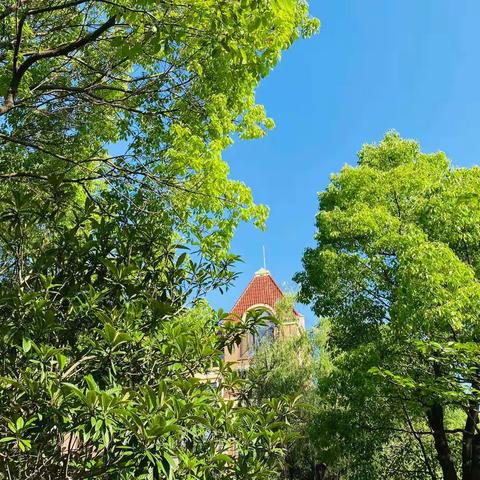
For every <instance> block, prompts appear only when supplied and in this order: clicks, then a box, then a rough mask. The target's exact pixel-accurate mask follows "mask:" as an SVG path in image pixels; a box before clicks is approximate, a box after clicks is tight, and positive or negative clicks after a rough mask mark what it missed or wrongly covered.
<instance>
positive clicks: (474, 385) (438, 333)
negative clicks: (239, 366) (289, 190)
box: [296, 132, 480, 480]
mask: <svg viewBox="0 0 480 480" xmlns="http://www.w3.org/2000/svg"><path fill="white" fill-rule="evenodd" d="M479 186H480V170H479V169H478V168H477V167H473V168H455V167H452V166H451V164H450V162H449V161H448V159H447V157H446V156H445V154H443V153H435V154H424V153H422V152H421V151H420V148H419V146H418V144H417V143H416V142H414V141H410V140H402V139H401V138H400V137H399V135H398V134H396V133H395V132H390V133H388V134H387V135H386V136H385V138H384V139H383V140H382V141H381V142H380V143H379V144H377V145H365V146H364V147H363V148H362V150H361V151H360V154H359V161H358V166H356V167H351V166H346V167H344V168H343V169H342V171H341V173H340V174H338V175H334V176H333V177H332V180H331V183H330V184H329V186H328V188H327V189H326V190H325V191H324V192H322V193H321V194H320V211H319V213H318V216H317V233H316V240H317V246H316V247H315V248H310V249H307V250H306V251H305V254H304V257H303V264H304V271H303V272H301V273H299V274H297V275H296V280H297V281H298V282H300V284H301V294H300V295H301V299H302V300H303V301H305V302H312V305H313V308H314V310H315V312H316V313H317V315H319V316H321V317H324V318H326V319H328V321H329V322H330V325H331V330H330V337H329V342H328V347H329V351H330V354H331V358H332V362H333V371H332V373H331V374H330V375H329V376H328V377H326V378H324V379H323V380H322V382H320V386H321V387H322V386H323V388H324V393H325V394H326V395H328V396H329V397H328V398H329V399H330V402H331V405H332V408H331V409H330V413H332V417H330V418H331V423H330V424H323V425H322V424H320V426H319V429H320V428H322V429H323V430H324V433H325V435H326V437H327V438H328V437H330V439H332V438H335V439H336V441H335V444H334V445H333V446H329V445H328V444H327V443H326V442H325V435H324V443H323V446H324V449H325V452H326V454H330V458H331V459H337V460H338V462H340V461H341V459H343V460H342V461H344V464H343V465H340V466H341V467H342V468H343V472H344V474H345V475H346V477H347V478H359V477H358V472H359V471H360V472H363V473H362V474H361V476H362V478H380V475H379V473H378V472H379V471H382V469H383V471H385V470H384V469H385V462H383V463H384V465H383V466H382V465H379V464H378V459H381V458H382V455H384V453H385V452H387V453H389V454H390V457H392V452H393V450H392V449H394V447H395V445H397V446H400V447H401V448H404V447H405V446H408V443H410V445H411V446H412V447H409V448H408V449H409V451H410V453H409V454H408V456H407V457H409V459H407V460H408V461H405V462H404V463H403V467H402V468H406V469H407V471H406V473H405V474H403V477H401V476H398V475H402V474H401V473H400V474H398V473H397V474H396V475H397V477H394V476H393V475H392V476H390V475H389V476H388V478H433V479H435V478H444V479H446V480H454V479H458V478H462V479H464V480H470V479H474V478H479V475H480V470H479V461H480V457H479V455H480V449H479V448H478V445H479V439H480V436H479V431H478V406H479V400H480V398H479V389H478V382H479V377H478V365H479V360H480V357H479V347H478V341H479V326H480V323H479V313H478V312H479V311H480V310H479V301H480V296H479V293H480V290H479V289H480V283H479V273H480V271H479V268H480V263H479V260H480V256H479V255H480V250H479V248H478V245H479V239H480V231H479V227H478V225H479V219H480V217H479V215H480V209H479V192H480V189H479ZM399 439H400V445H399V444H398V441H399ZM413 446H415V448H414V449H413ZM432 448H434V452H435V458H432V455H431V449H432ZM335 450H336V451H335ZM388 450H389V451H390V452H388ZM412 452H413V453H414V454H415V455H414V456H413V457H412ZM415 457H416V458H415ZM375 459H376V460H377V463H375V461H374V460H375ZM356 472H357V473H356ZM355 475H357V476H355ZM382 478H385V477H382Z"/></svg>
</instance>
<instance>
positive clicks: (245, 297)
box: [231, 268, 298, 317]
mask: <svg viewBox="0 0 480 480" xmlns="http://www.w3.org/2000/svg"><path fill="white" fill-rule="evenodd" d="M282 297H283V292H282V290H281V289H280V287H279V286H278V285H277V283H276V282H275V280H274V279H273V277H272V275H271V273H270V272H269V271H268V270H266V269H265V268H261V269H260V270H258V271H257V272H256V273H255V275H254V277H253V278H252V279H251V280H250V283H249V284H248V285H247V288H246V289H245V290H244V291H243V293H242V295H240V298H239V299H238V300H237V302H236V303H235V305H234V306H233V308H232V311H231V313H233V314H234V315H237V316H239V317H241V316H242V315H243V314H244V313H245V312H246V311H247V310H249V309H250V308H252V307H254V306H255V305H268V306H269V307H271V308H274V307H275V304H276V303H277V302H278V300H280V299H281V298H282ZM295 314H296V315H298V314H297V312H295Z"/></svg>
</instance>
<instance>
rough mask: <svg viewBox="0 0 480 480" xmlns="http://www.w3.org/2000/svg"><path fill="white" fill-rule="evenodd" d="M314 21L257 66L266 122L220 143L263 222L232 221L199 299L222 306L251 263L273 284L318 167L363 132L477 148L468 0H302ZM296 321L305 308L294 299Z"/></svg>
mask: <svg viewBox="0 0 480 480" xmlns="http://www.w3.org/2000/svg"><path fill="white" fill-rule="evenodd" d="M311 11H312V13H313V14H314V15H315V16H317V17H318V18H319V19H320V21H321V23H322V28H321V31H320V33H319V34H318V35H316V36H315V37H314V38H311V39H309V40H302V41H299V42H297V43H296V44H295V45H294V46H293V47H292V48H291V49H290V50H288V51H287V52H286V53H285V54H284V56H283V58H282V61H281V62H280V64H279V65H278V66H277V68H276V69H275V70H274V71H273V72H272V73H271V74H270V76H269V77H268V78H266V79H265V80H264V81H263V82H262V84H261V86H260V88H259V90H258V95H257V100H258V101H259V102H260V103H263V104H264V105H265V106H266V109H267V112H268V114H269V115H270V116H271V117H273V118H274V120H275V122H276V125H277V126H276V128H275V129H274V130H273V131H271V132H270V133H269V134H268V135H267V136H266V137H265V138H263V139H260V140H254V141H243V142H242V141H239V142H237V143H235V144H234V145H233V146H232V147H230V148H229V149H228V150H227V152H226V153H225V159H226V160H227V161H228V162H229V164H230V166H231V176H232V177H233V178H236V179H241V180H243V181H244V182H245V183H246V184H247V185H249V186H250V187H251V189H252V191H253V194H254V197H255V199H256V201H257V202H258V203H264V204H267V205H268V206H269V207H270V218H269V220H268V223H267V229H266V231H265V232H261V231H258V230H255V228H253V227H252V226H250V225H242V226H240V227H239V228H238V231H237V234H236V237H235V239H234V241H233V248H232V249H233V251H234V252H235V253H238V254H239V255H241V256H242V258H243V260H244V263H243V264H240V265H239V268H238V269H239V270H240V271H241V272H242V273H241V275H240V276H239V278H238V280H237V282H236V284H235V286H234V287H233V288H231V289H230V290H229V291H228V292H227V293H226V294H224V295H223V296H222V295H220V294H218V293H216V294H213V295H211V297H210V301H211V303H212V305H213V306H214V307H216V308H223V309H225V310H228V309H229V308H231V307H232V305H233V303H234V302H235V300H236V299H237V297H238V296H239V295H240V294H241V292H242V290H243V289H244V288H245V286H246V284H247V283H248V281H249V280H250V277H251V276H252V275H253V273H254V272H255V271H256V270H257V269H258V268H260V267H261V265H262V245H265V248H266V253H267V268H268V269H269V270H270V271H271V272H272V274H273V276H274V277H275V279H276V280H277V281H278V282H279V283H280V284H281V285H285V284H286V285H290V286H294V284H293V282H292V280H291V278H292V276H293V274H294V273H295V272H296V271H298V270H299V269H300V268H301V257H302V252H303V250H304V248H305V247H306V246H309V245H313V234H314V231H315V228H314V221H315V213H316V211H317V207H318V205H317V193H318V192H319V191H321V190H322V189H324V188H325V186H326V185H327V183H328V180H329V175H330V174H331V173H332V172H337V171H338V170H339V169H340V168H341V167H342V166H343V165H344V164H345V163H350V164H354V163H355V162H356V152H357V151H358V150H359V149H360V147H361V145H362V144H363V143H370V142H374V141H379V140H380V139H381V138H382V136H383V134H384V133H385V132H386V131H387V130H389V129H392V128H393V129H396V130H397V131H398V132H399V133H400V134H401V135H402V136H404V137H408V138H415V139H417V140H418V141H419V142H420V143H421V145H422V148H423V150H424V151H427V152H431V151H437V150H443V151H444V152H446V153H447V155H448V156H449V158H450V159H451V160H452V162H453V163H454V164H455V165H461V166H471V165H473V164H477V163H478V160H479V154H480V54H479V46H480V29H479V27H478V19H479V18H480V1H478V0H312V1H311ZM299 309H300V311H302V312H303V313H304V314H305V316H306V321H307V325H308V326H312V325H313V324H314V323H315V318H314V316H313V314H312V313H311V311H310V310H309V309H308V307H305V306H299Z"/></svg>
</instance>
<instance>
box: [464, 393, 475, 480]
mask: <svg viewBox="0 0 480 480" xmlns="http://www.w3.org/2000/svg"><path fill="white" fill-rule="evenodd" d="M477 422H478V413H477V411H476V408H475V405H474V404H473V403H471V404H470V408H469V409H468V412H467V419H466V421H465V429H464V432H463V437H462V479H463V480H474V479H478V478H479V477H478V476H477V477H475V476H473V475H474V468H475V467H474V464H478V458H477V457H478V452H477V450H478V447H477V448H476V447H475V437H476V435H475V426H476V424H477Z"/></svg>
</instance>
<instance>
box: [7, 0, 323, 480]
mask: <svg viewBox="0 0 480 480" xmlns="http://www.w3.org/2000/svg"><path fill="white" fill-rule="evenodd" d="M0 19H1V25H0V65H1V69H0V95H1V97H2V98H3V101H2V104H1V106H0V359H1V360H0V410H1V412H2V413H1V417H0V478H5V479H14V478H15V479H20V478H21V479H29V478H31V479H33V478H35V479H36V478H42V479H52V480H53V479H58V478H74V479H80V478H105V479H106V478H109V479H119V480H120V479H131V478H145V479H146V478H153V479H173V478H181V479H232V478H237V479H246V478H252V479H268V478H272V476H274V475H275V472H276V471H277V470H278V469H279V468H280V466H281V463H282V459H283V456H284V442H285V435H286V433H287V432H286V431H285V422H284V420H286V419H287V418H288V416H289V415H290V413H291V408H292V407H291V405H290V404H288V402H286V401H284V400H283V399H273V400H271V401H265V402H262V403H261V404H258V405H254V406H245V407H242V408H240V407H239V406H238V405H237V404H236V403H235V402H233V401H228V400H225V399H224V398H223V396H222V391H223V390H224V389H227V390H232V389H239V388H240V385H239V383H238V382H239V379H238V378H237V376H236V375H234V374H233V373H231V372H230V371H229V369H228V367H226V366H225V365H223V363H222V361H221V353H222V352H223V348H224V347H225V346H227V347H229V346H232V345H233V344H234V343H235V342H238V340H239V338H240V336H241V335H242V333H243V332H245V331H247V330H252V329H253V328H254V326H255V324H256V323H257V322H258V321H259V319H258V318H255V316H252V317H251V318H249V319H248V320H247V322H246V323H245V324H242V325H239V326H238V325H233V324H231V323H230V322H228V321H227V319H226V317H225V315H224V314H223V313H221V312H219V313H215V312H213V311H212V310H211V309H210V308H209V307H208V306H207V305H206V304H205V303H204V301H203V300H202V299H203V297H204V296H205V293H206V292H207V291H209V290H211V289H213V288H225V287H227V286H228V285H229V284H230V282H231V281H232V279H234V278H235V275H234V273H232V265H233V264H234V262H235V261H236V259H237V258H236V257H235V256H234V255H232V254H230V253H229V243H230V240H231V237H232V234H233V231H234V229H235V227H236V225H237V224H238V223H239V222H240V221H241V220H244V221H248V220H253V221H254V222H256V223H257V225H262V224H263V221H264V219H265V216H266V209H265V208H264V207H262V206H257V205H255V204H254V203H253V200H252V197H251V194H250V191H249V189H248V188H247V187H246V186H245V185H243V184H242V183H241V182H236V181H233V180H231V179H230V178H229V176H228V166H227V164H226V163H225V162H224V161H223V160H222V158H221V152H222V150H223V148H225V146H227V145H228V144H229V143H230V142H231V141H232V137H233V135H239V136H241V137H244V138H248V137H255V136H258V135H261V134H263V132H264V130H265V129H266V128H269V127H270V126H271V125H272V122H271V121H270V120H268V119H267V118H266V116H265V112H264V110H263V108H262V107H261V106H259V105H256V104H255V102H254V92H255V88H256V86H257V84H258V81H259V80H260V79H261V77H263V76H264V75H266V74H267V73H268V71H269V69H270V68H272V67H273V66H274V65H275V63H276V62H277V61H278V59H279V57H280V53H281V51H282V50H283V49H285V48H287V47H288V46H289V44H290V43H291V42H292V41H293V40H294V39H295V38H297V37H299V36H300V35H304V34H309V33H311V32H312V31H313V29H314V28H315V26H316V22H315V21H314V20H312V19H310V18H309V17H308V12H307V5H306V3H304V2H303V1H300V0H298V1H294V0H292V1H286V2H271V1H262V0H260V1H259V0H246V1H244V0H242V1H240V2H231V1H222V2H218V1H204V0H202V1H200V0H187V1H181V2H180V1H176V0H172V1H157V0H155V1H154V0H142V1H140V0H138V1H132V0H114V1H110V0H109V1H105V0H85V1H82V0H74V1H66V0H62V1H47V0H45V1H42V0H40V1H36V2H33V1H30V0H25V1H24V0H19V1H13V2H10V1H8V2H7V1H0ZM234 452H235V460H233V458H234V457H233V453H234Z"/></svg>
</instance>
